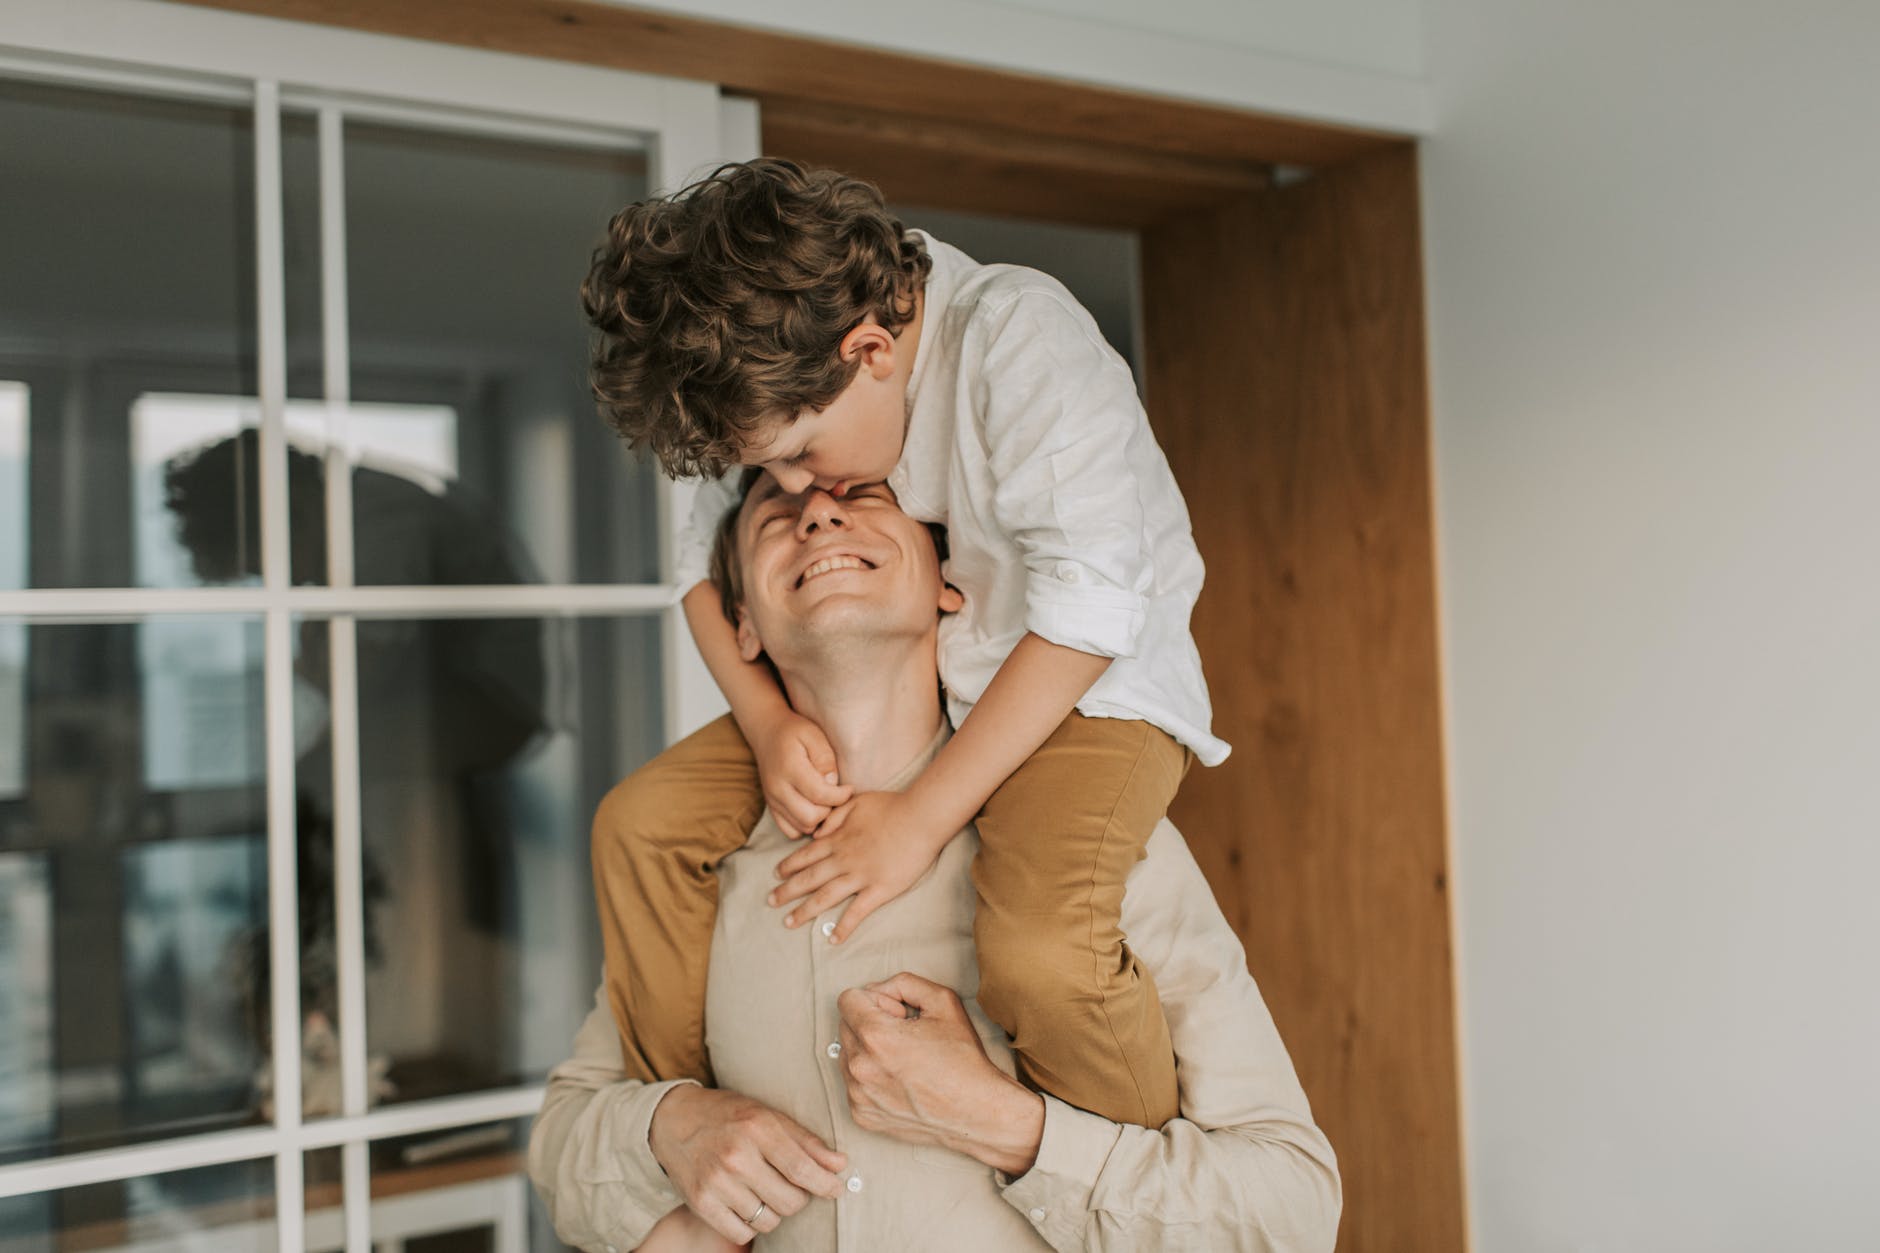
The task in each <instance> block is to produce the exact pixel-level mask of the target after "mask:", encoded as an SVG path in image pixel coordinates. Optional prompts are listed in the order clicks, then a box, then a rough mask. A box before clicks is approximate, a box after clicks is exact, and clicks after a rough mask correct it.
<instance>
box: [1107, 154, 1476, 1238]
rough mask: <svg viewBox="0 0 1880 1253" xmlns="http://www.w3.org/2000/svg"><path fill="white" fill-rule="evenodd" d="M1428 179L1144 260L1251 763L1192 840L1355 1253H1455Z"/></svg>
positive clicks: (1190, 815) (1224, 726)
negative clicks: (1428, 334)
mask: <svg viewBox="0 0 1880 1253" xmlns="http://www.w3.org/2000/svg"><path fill="white" fill-rule="evenodd" d="M1416 195H1417V192H1416V163H1415V154H1414V152H1413V151H1412V150H1410V149H1409V148H1408V147H1406V148H1404V149H1403V150H1401V151H1397V152H1392V153H1387V154H1384V155H1382V156H1373V157H1367V158H1364V159H1362V160H1360V161H1356V162H1352V163H1348V164H1346V165H1343V166H1339V167H1336V168H1332V169H1326V170H1320V171H1318V172H1317V173H1316V174H1315V175H1314V177H1312V178H1311V179H1310V180H1308V181H1306V182H1303V183H1298V184H1294V185H1290V186H1286V187H1282V188H1277V189H1274V190H1272V191H1268V192H1262V193H1256V194H1253V195H1250V196H1248V197H1245V198H1243V199H1242V200H1241V201H1240V202H1239V203H1237V204H1235V205H1233V206H1231V207H1229V208H1226V209H1219V210H1210V211H1202V212H1197V213H1194V214H1192V215H1190V216H1188V217H1185V218H1183V219H1181V220H1180V221H1176V222H1170V223H1167V224H1164V225H1163V226H1161V227H1159V228H1157V229H1154V230H1151V231H1148V232H1145V234H1144V236H1143V292H1144V325H1145V330H1146V334H1147V360H1146V371H1147V384H1148V395H1149V412H1150V414H1151V415H1152V417H1153V420H1154V422H1155V427H1156V432H1157V435H1158V436H1159V438H1160V439H1161V442H1162V445H1163V447H1164V449H1166V451H1167V453H1168V456H1169V460H1170V462H1171V464H1172V465H1173V467H1174V470H1175V474H1176V477H1177V478H1178V479H1179V480H1180V482H1181V485H1182V489H1183V491H1184V492H1185V493H1186V494H1187V497H1188V505H1189V509H1190V512H1191V513H1192V515H1193V518H1194V522H1195V528H1196V538H1197V539H1198V541H1199V543H1200V548H1201V552H1202V556H1203V558H1204V559H1205V560H1206V562H1207V565H1208V581H1207V586H1206V588H1205V590H1204V591H1203V592H1202V596H1201V601H1200V605H1199V607H1198V610H1197V615H1196V621H1195V633H1196V637H1197V640H1198V642H1199V645H1200V648H1201V653H1202V657H1203V661H1204V664H1205V665H1206V667H1207V676H1208V681H1209V685H1210V687H1211V689H1212V691H1213V696H1214V707H1215V711H1216V721H1215V727H1216V730H1217V732H1218V733H1219V734H1220V735H1222V736H1223V737H1224V738H1226V739H1227V740H1229V741H1230V742H1231V743H1232V744H1233V745H1234V755H1233V756H1232V757H1231V758H1229V760H1228V761H1227V763H1226V764H1224V765H1222V766H1220V767H1218V768H1216V769H1214V770H1196V771H1194V772H1192V773H1191V774H1190V775H1189V776H1188V780H1187V782H1186V783H1185V784H1184V785H1183V788H1182V792H1181V796H1180V798H1179V800H1178V802H1177V808H1176V811H1175V814H1174V817H1175V820H1176V821H1177V823H1178V824H1179V825H1180V826H1181V827H1182V830H1183V831H1184V832H1185V833H1186V835H1187V836H1188V839H1189V842H1190V843H1191V844H1192V845H1193V846H1194V848H1195V851H1196V854H1197V856H1198V857H1199V858H1200V860H1201V863H1202V866H1203V868H1204V869H1205V870H1206V871H1207V873H1208V877H1209V879H1210V881H1211V882H1212V883H1213V884H1214V887H1215V891H1216V894H1217V895H1218V897H1219V898H1220V901H1221V905H1222V907H1223V908H1224V909H1225V910H1226V911H1227V913H1228V916H1229V917H1230V919H1232V921H1233V922H1234V925H1235V927H1236V929H1237V930H1238V931H1239V933H1240V935H1241V937H1242V939H1243V941H1244V942H1245V943H1246V946H1247V950H1248V955H1249V961H1250V964H1251V965H1252V968H1253V970H1254V973H1255V975H1256V976H1257V977H1258V978H1259V980H1260V984H1261V987H1262V988H1263V989H1264V990H1265V992H1266V995H1267V999H1268V1001H1269V1002H1270V1004H1271V1005H1272V1007H1273V1011H1274V1014H1275V1016H1276V1018H1277V1019H1278V1021H1279V1025H1280V1029H1281V1031H1282V1033H1283V1034H1284V1036H1285V1039H1286V1041H1287V1044H1288V1045H1289V1047H1290V1048H1291V1050H1292V1054H1293V1057H1294V1059H1295V1060H1296V1062H1297V1063H1298V1066H1299V1070H1300V1074H1301V1078H1302V1079H1303V1081H1304V1083H1305V1086H1306V1090H1307V1092H1308V1094H1309V1095H1310V1096H1311V1098H1312V1100H1313V1104H1314V1109H1315V1112H1316V1113H1317V1115H1318V1116H1319V1119H1320V1122H1321V1124H1322V1125H1323V1126H1324V1127H1325V1128H1326V1131H1327V1133H1328V1134H1329V1135H1330V1136H1331V1138H1332V1142H1333V1145H1334V1147H1335V1148H1336V1149H1337V1150H1338V1153H1339V1157H1340V1160H1341V1163H1342V1165H1343V1173H1344V1179H1345V1187H1346V1209H1345V1220H1344V1224H1343V1228H1342V1237H1341V1240H1340V1245H1339V1247H1340V1248H1341V1249H1344V1250H1348V1251H1354V1253H1383V1251H1385V1250H1391V1251H1396V1250H1402V1251H1403V1253H1445V1251H1447V1250H1459V1249H1462V1248H1463V1247H1464V1239H1465V1237H1464V1210H1463V1200H1462V1179H1461V1149H1460V1129H1459V1111H1458V1104H1457V1084H1456V1069H1457V1066H1456V1053H1455V1017H1454V1007H1453V996H1452V986H1451V973H1450V972H1451V953H1450V940H1449V904H1448V883H1447V870H1446V852H1445V835H1444V830H1445V826H1444V822H1445V819H1444V795H1443V767H1442V743H1441V723H1440V697H1439V689H1438V675H1437V652H1436V630H1435V621H1436V618H1435V614H1436V608H1435V581H1434V576H1433V553H1432V535H1431V511H1430V479H1429V452H1428V406H1427V400H1426V386H1425V371H1424V337H1423V293H1422V280H1421V260H1420V248H1419V243H1418V227H1417V199H1416Z"/></svg>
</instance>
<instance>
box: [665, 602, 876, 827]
mask: <svg viewBox="0 0 1880 1253" xmlns="http://www.w3.org/2000/svg"><path fill="white" fill-rule="evenodd" d="M682 603H683V604H684V606H685V620H686V625H687V626H689V627H691V628H692V639H693V641H694V642H695V643H696V644H697V645H698V651H699V655H700V656H701V657H703V658H704V659H705V668H706V669H707V670H709V671H711V675H712V678H713V679H715V680H717V682H718V690H719V691H721V692H723V693H724V694H725V700H726V701H727V702H728V703H729V704H730V706H731V716H732V717H733V718H735V719H736V720H737V723H738V729H739V730H740V731H742V732H744V738H745V740H746V741H747V742H748V743H749V744H750V746H751V751H752V753H753V754H754V755H755V756H756V758H757V773H758V777H759V778H760V779H761V780H762V781H763V785H764V800H765V802H766V803H768V804H769V806H770V810H771V813H772V814H773V815H774V816H775V817H776V819H777V825H778V826H780V827H782V828H784V830H785V831H786V832H788V833H789V834H792V835H800V834H802V833H803V832H805V831H811V830H814V829H815V827H816V825H817V824H818V823H820V822H821V821H822V820H823V819H824V818H825V817H827V816H828V814H829V811H830V809H831V808H832V807H833V806H836V805H840V804H842V803H843V802H844V801H846V800H848V799H849V797H850V796H852V795H853V794H854V792H853V789H851V788H848V787H843V786H838V785H837V783H836V781H835V770H836V754H835V750H834V749H833V748H831V747H830V746H829V739H828V737H827V736H825V735H824V734H823V733H822V728H821V727H818V726H817V725H816V724H815V723H814V722H811V721H810V720H809V719H808V718H805V717H803V716H802V715H801V714H799V713H797V712H796V711H795V710H794V709H792V708H790V702H789V700H788V699H787V698H786V697H785V696H784V694H783V688H781V687H779V686H778V684H777V676H776V673H775V672H774V671H773V670H771V668H770V667H769V666H768V665H766V664H764V663H763V662H762V661H746V660H744V658H743V657H742V656H741V655H740V654H739V652H738V638H737V631H736V630H735V628H733V627H732V625H731V623H730V622H729V621H727V620H726V618H725V614H724V609H723V607H722V606H721V604H720V601H719V597H718V591H717V589H716V588H714V587H713V586H712V585H711V584H710V583H700V584H698V585H697V586H696V587H694V588H693V589H692V590H691V591H689V592H687V593H686V594H685V600H684V601H683V602H682Z"/></svg>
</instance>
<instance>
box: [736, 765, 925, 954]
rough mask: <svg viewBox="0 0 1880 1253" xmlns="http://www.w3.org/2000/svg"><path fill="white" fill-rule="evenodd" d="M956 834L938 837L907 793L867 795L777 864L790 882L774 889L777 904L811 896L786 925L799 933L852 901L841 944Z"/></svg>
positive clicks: (839, 929)
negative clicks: (832, 910)
mask: <svg viewBox="0 0 1880 1253" xmlns="http://www.w3.org/2000/svg"><path fill="white" fill-rule="evenodd" d="M950 835H951V833H946V834H941V833H939V832H936V831H934V830H933V829H932V828H931V824H930V823H929V822H928V820H927V818H926V815H925V814H923V813H922V812H921V811H920V810H919V808H918V807H917V806H916V805H914V804H913V803H911V802H909V800H908V798H907V794H906V793H904V792H863V793H862V794H861V795H859V796H857V797H856V798H855V799H854V800H852V801H850V802H849V803H848V804H846V805H841V806H838V807H837V808H836V810H835V812H834V813H832V814H830V815H829V818H828V820H827V821H825V822H824V823H823V824H822V827H821V828H820V829H819V830H818V831H817V832H816V838H815V839H814V840H812V841H811V842H810V843H809V844H807V845H805V846H804V847H802V848H799V849H797V850H796V851H795V852H794V853H791V854H790V855H789V856H788V857H786V858H784V859H783V860H782V861H781V862H779V863H778V864H777V875H778V877H779V878H781V879H782V880H783V882H782V883H781V884H780V885H778V886H777V887H776V888H774V889H772V891H771V893H770V903H771V904H772V905H787V904H789V903H790V902H791V901H794V900H799V899H801V898H803V897H806V896H807V897H808V898H809V899H808V900H806V901H804V902H803V903H802V904H801V905H798V906H797V907H796V908H795V909H793V910H791V911H790V912H789V914H788V915H787V916H785V918H784V920H783V925H784V926H786V927H797V926H801V925H802V924H804V923H806V922H808V921H809V920H810V919H812V918H814V917H816V916H817V915H819V914H821V913H823V912H824V911H825V910H828V909H832V908H834V907H835V906H836V905H838V904H840V903H841V902H842V901H843V900H845V899H846V898H848V897H850V896H853V897H854V898H855V899H854V900H853V901H851V902H850V903H849V907H848V908H847V909H845V910H843V911H842V920H841V921H840V922H838V923H837V924H836V929H835V933H834V935H833V937H832V938H833V939H834V940H835V941H836V942H837V943H840V942H842V941H843V940H846V939H848V938H849V936H851V935H853V934H854V933H855V928H857V927H859V926H861V925H862V919H864V918H866V917H868V915H870V914H872V913H874V912H875V911H876V910H877V909H879V908H881V907H882V906H883V905H885V904H887V903H888V902H889V901H891V900H893V899H894V898H895V897H897V896H899V895H900V894H901V893H903V892H905V891H907V890H908V888H910V887H912V886H913V885H914V881H915V880H916V879H918V878H920V876H921V875H922V874H923V873H925V871H926V869H927V867H929V866H931V865H933V862H934V858H936V857H938V856H939V855H940V850H941V849H942V848H944V847H945V846H946V842H947V840H948V838H949V837H950Z"/></svg>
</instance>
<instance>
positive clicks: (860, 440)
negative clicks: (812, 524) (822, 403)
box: [738, 323, 909, 496]
mask: <svg viewBox="0 0 1880 1253" xmlns="http://www.w3.org/2000/svg"><path fill="white" fill-rule="evenodd" d="M895 348H896V344H895V341H894V338H893V337H892V336H890V335H888V333H887V332H886V331H884V330H882V329H881V327H879V326H876V325H874V324H872V323H864V324H863V325H862V326H858V327H856V328H855V330H853V331H851V332H850V333H849V335H848V337H847V338H846V339H844V340H843V344H842V351H843V353H844V355H845V356H846V355H850V354H851V353H853V355H855V356H857V357H859V358H860V361H861V368H860V369H858V370H857V371H856V372H855V377H854V379H852V380H850V382H849V385H848V387H847V388H845V389H844V390H843V392H842V394H841V395H840V396H837V397H836V398H835V400H833V401H832V402H830V404H829V406H828V407H827V408H825V409H823V410H822V411H820V412H815V411H811V410H805V411H803V412H802V413H800V414H798V415H796V420H795V421H794V422H792V421H789V420H788V418H787V415H784V414H776V415H772V416H769V417H767V418H765V419H764V421H763V423H762V425H761V426H760V427H759V428H758V430H757V432H756V434H755V435H754V436H753V437H752V438H751V439H750V441H749V442H747V443H746V444H745V446H744V448H743V450H742V451H741V453H740V455H739V458H738V460H739V461H740V462H741V463H742V464H744V465H747V466H762V467H763V468H764V469H765V470H766V471H767V472H768V473H769V474H770V476H771V477H772V478H774V479H776V481H777V483H778V485H779V486H780V487H782V488H783V490H784V491H786V492H789V493H791V494H792V495H796V494H801V493H803V492H805V491H808V490H809V489H810V488H812V487H817V488H821V489H823V490H825V491H827V492H830V493H832V494H833V495H836V496H840V495H842V494H843V493H844V492H845V491H847V490H848V489H849V488H850V487H851V486H854V485H857V484H861V483H878V482H881V481H882V480H884V479H886V478H887V477H888V475H889V473H890V472H891V471H892V470H893V469H894V467H895V464H896V463H897V462H899V461H900V459H901V444H902V442H903V440H905V438H906V436H907V371H906V369H905V367H906V366H907V365H908V364H909V362H908V360H907V358H908V355H909V354H906V353H897V352H896V351H895Z"/></svg>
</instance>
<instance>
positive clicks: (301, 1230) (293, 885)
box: [254, 81, 306, 1253]
mask: <svg viewBox="0 0 1880 1253" xmlns="http://www.w3.org/2000/svg"><path fill="white" fill-rule="evenodd" d="M254 177H255V253H256V256H255V289H256V290H255V304H256V320H257V323H258V327H257V346H258V356H259V362H258V371H257V373H258V376H259V381H260V387H259V391H260V402H261V466H260V471H261V580H262V585H263V587H264V588H265V589H266V591H267V594H268V596H267V602H268V603H267V609H266V612H265V615H264V621H265V624H266V626H265V631H266V635H265V638H266V653H265V661H264V663H263V664H264V691H265V697H266V711H267V745H268V940H269V943H268V969H269V979H270V986H271V988H272V991H273V1001H272V1005H271V1006H270V1011H271V1012H270V1020H271V1022H272V1024H273V1066H274V1079H273V1082H274V1126H275V1129H276V1131H277V1132H280V1133H283V1135H282V1138H281V1139H280V1140H279V1141H278V1142H277V1144H276V1148H275V1157H274V1191H275V1216H276V1225H277V1228H278V1230H277V1232H276V1242H277V1243H276V1247H277V1248H278V1249H279V1250H280V1253H302V1249H303V1247H304V1245H305V1235H306V1233H305V1222H304V1213H303V1211H304V1210H305V1187H304V1185H305V1179H304V1176H303V1174H302V1162H301V1152H300V1150H299V1148H298V1147H296V1146H295V1144H294V1139H293V1135H292V1133H294V1132H297V1131H298V1130H299V1129H300V1124H301V1118H300V1083H301V1076H300V904H299V902H300V891H299V883H298V870H297V866H296V859H295V841H296V837H297V833H296V831H295V822H294V786H295V779H294V773H295V763H294V706H293V702H294V674H293V664H294V653H293V644H294V641H293V617H292V611H291V610H290V609H289V607H288V602H287V597H286V593H287V590H288V588H289V587H290V586H291V585H292V582H293V579H292V572H291V569H290V566H289V559H290V552H289V549H288V526H287V422H286V413H287V329H286V328H287V303H286V291H285V282H286V279H285V262H284V253H283V248H284V245H283V235H282V205H281V96H280V86H279V84H277V83H274V82H271V81H261V82H257V83H256V84H255V174H254Z"/></svg>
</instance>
